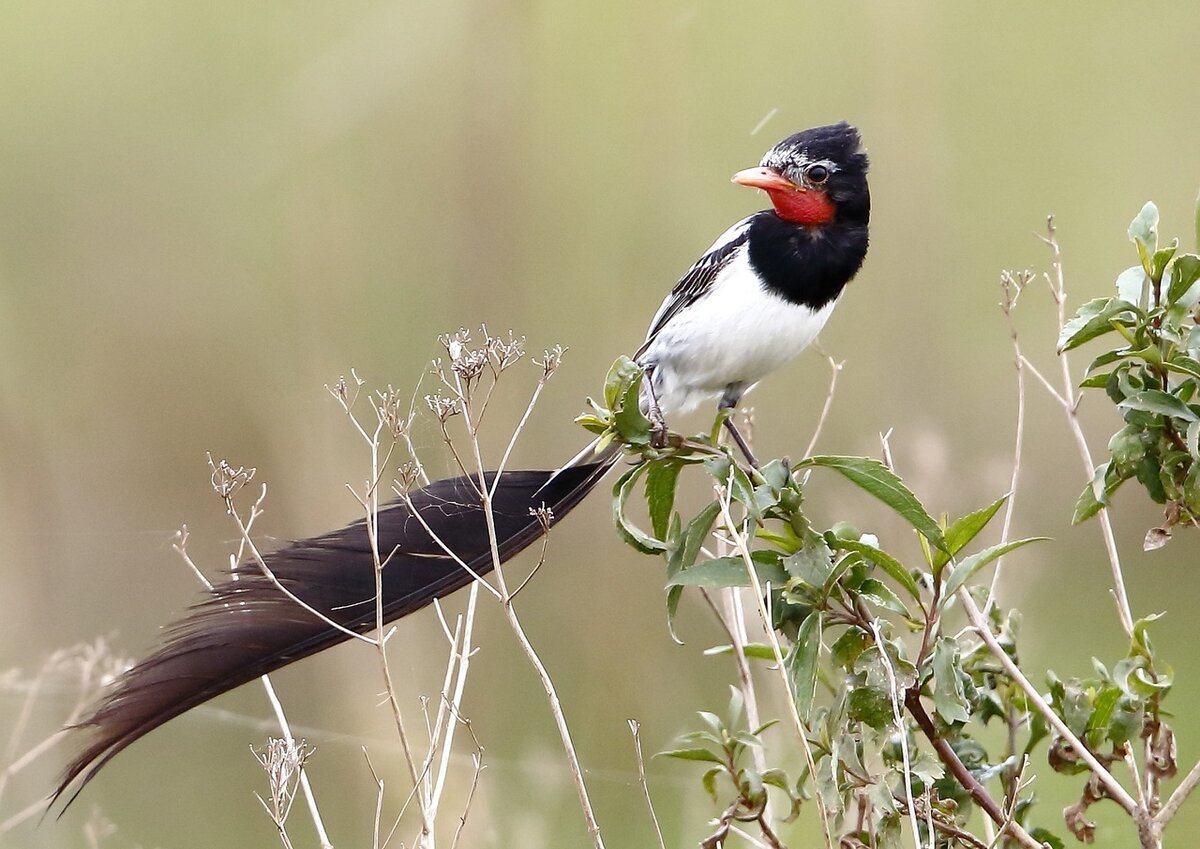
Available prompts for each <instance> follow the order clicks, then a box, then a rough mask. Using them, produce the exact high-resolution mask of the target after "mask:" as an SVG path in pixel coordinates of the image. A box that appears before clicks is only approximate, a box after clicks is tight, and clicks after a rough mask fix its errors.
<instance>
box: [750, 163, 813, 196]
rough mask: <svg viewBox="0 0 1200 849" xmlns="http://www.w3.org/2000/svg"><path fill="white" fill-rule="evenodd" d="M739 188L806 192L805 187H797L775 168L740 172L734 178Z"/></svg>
mask: <svg viewBox="0 0 1200 849" xmlns="http://www.w3.org/2000/svg"><path fill="white" fill-rule="evenodd" d="M732 180H733V182H735V183H737V184H738V185H739V186H750V187H751V188H754V189H764V190H766V191H768V192H770V191H775V192H805V191H808V190H807V189H806V188H804V187H803V186H797V185H796V184H795V183H793V182H792V181H791V180H789V179H788V178H787V177H785V176H783V175H782V174H780V173H779V172H778V171H776V170H775V169H774V168H763V167H759V168H747V169H745V170H744V171H738V172H737V173H736V174H734V175H733V177H732Z"/></svg>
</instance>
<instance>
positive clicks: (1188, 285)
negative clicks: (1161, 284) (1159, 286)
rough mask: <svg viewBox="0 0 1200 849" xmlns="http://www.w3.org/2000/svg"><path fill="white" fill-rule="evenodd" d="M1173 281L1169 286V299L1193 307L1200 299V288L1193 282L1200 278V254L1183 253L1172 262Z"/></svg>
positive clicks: (1172, 302)
mask: <svg viewBox="0 0 1200 849" xmlns="http://www.w3.org/2000/svg"><path fill="white" fill-rule="evenodd" d="M1170 279H1171V283H1170V285H1169V286H1168V287H1167V301H1168V303H1171V304H1178V305H1179V306H1182V307H1184V308H1185V309H1191V308H1192V307H1193V306H1195V305H1196V300H1197V299H1200V289H1197V288H1196V287H1195V286H1194V285H1193V284H1194V283H1195V282H1196V281H1197V280H1200V256H1196V255H1195V254H1182V255H1181V256H1177V257H1175V262H1173V263H1172V264H1171V278H1170Z"/></svg>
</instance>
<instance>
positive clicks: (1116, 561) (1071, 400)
mask: <svg viewBox="0 0 1200 849" xmlns="http://www.w3.org/2000/svg"><path fill="white" fill-rule="evenodd" d="M1046 230H1047V236H1046V237H1045V238H1044V239H1043V241H1045V243H1046V245H1047V246H1048V247H1049V248H1050V254H1051V263H1050V267H1051V276H1050V277H1049V278H1048V279H1049V282H1050V292H1051V296H1052V297H1053V298H1054V306H1055V309H1056V311H1057V314H1058V327H1059V331H1060V332H1061V331H1062V328H1063V327H1064V326H1065V325H1066V322H1067V316H1066V302H1067V292H1066V282H1065V276H1064V274H1063V263H1062V252H1061V251H1060V250H1059V247H1058V237H1057V235H1056V234H1055V229H1054V219H1053V218H1050V219H1047V222H1046ZM1058 359H1059V364H1060V366H1061V367H1062V402H1063V403H1062V406H1063V412H1065V413H1066V416H1067V423H1068V424H1069V425H1070V428H1071V433H1072V434H1073V435H1074V437H1075V444H1076V446H1077V447H1078V449H1079V457H1080V459H1082V460H1083V463H1084V466H1085V467H1086V469H1087V475H1088V478H1089V479H1091V477H1092V475H1093V474H1094V472H1095V468H1096V467H1095V465H1094V464H1093V463H1092V453H1091V451H1090V450H1089V449H1088V444H1087V439H1086V437H1084V435H1083V427H1082V426H1081V425H1080V424H1079V412H1078V406H1079V399H1078V398H1077V397H1076V395H1075V385H1074V382H1073V381H1072V380H1071V366H1070V362H1069V360H1068V359H1067V355H1066V353H1065V352H1064V353H1063V354H1060V355H1059V358H1058ZM1097 517H1098V518H1099V520H1100V529H1101V533H1102V534H1103V536H1104V548H1105V550H1106V551H1107V552H1108V562H1109V566H1110V568H1111V569H1112V576H1113V594H1114V597H1115V598H1116V602H1117V614H1118V615H1119V616H1120V618H1121V627H1122V628H1124V629H1125V633H1126V634H1127V635H1128V636H1131V637H1132V636H1133V612H1132V611H1131V609H1130V607H1129V596H1128V594H1127V593H1126V590H1125V577H1124V575H1123V574H1122V572H1121V558H1120V555H1119V554H1118V553H1117V541H1116V537H1115V536H1114V535H1113V529H1112V520H1111V519H1110V518H1109V516H1108V509H1107V508H1105V509H1102V510H1101V511H1100V512H1099V514H1097Z"/></svg>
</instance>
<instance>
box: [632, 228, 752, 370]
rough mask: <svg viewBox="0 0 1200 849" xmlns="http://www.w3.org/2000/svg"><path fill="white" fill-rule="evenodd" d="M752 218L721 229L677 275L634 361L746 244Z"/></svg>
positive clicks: (708, 286)
mask: <svg viewBox="0 0 1200 849" xmlns="http://www.w3.org/2000/svg"><path fill="white" fill-rule="evenodd" d="M753 219H754V216H750V217H749V218H746V219H743V220H742V221H739V222H738V223H737V224H735V225H734V226H733V227H730V228H729V229H728V230H727V231H725V234H724V235H723V236H722V237H721V238H719V239H717V241H716V242H715V243H714V244H713V246H712V247H711V248H709V249H708V253H706V254H704V256H702V257H700V259H698V260H696V262H695V264H694V265H693V266H692V267H691V268H689V269H688V271H687V273H686V274H684V275H683V277H681V278H680V280H679V282H678V283H676V284H675V288H673V289H672V290H671V294H669V295H667V298H666V300H665V301H663V302H662V306H660V307H659V308H658V313H657V314H655V316H654V320H653V321H652V322H651V323H650V329H649V330H648V331H646V341H645V342H643V343H642V347H641V348H639V349H638V352H637V354H636V355H635V356H634V359H635V360H636V359H638V358H639V357H641V356H642V354H644V353H645V352H646V349H647V348H648V347H649V346H650V343H651V342H652V341H653V339H654V337H655V336H657V335H658V332H659V331H660V330H662V329H663V327H665V326H666V325H667V322H669V321H670V320H671V319H672V318H674V317H675V316H676V315H678V314H679V312H680V311H681V310H683V309H684V308H685V307H687V306H688V305H690V304H692V303H694V302H695V301H696V299H697V298H699V297H700V296H701V295H703V294H704V293H705V292H707V291H708V290H709V289H711V288H712V285H713V281H714V280H716V279H717V275H718V274H720V273H721V270H722V269H723V268H725V266H727V265H728V264H729V263H730V261H732V259H733V257H734V255H735V254H736V253H737V250H738V248H740V247H741V246H742V245H744V244H746V239H747V238H749V233H750V224H751V222H752V221H753Z"/></svg>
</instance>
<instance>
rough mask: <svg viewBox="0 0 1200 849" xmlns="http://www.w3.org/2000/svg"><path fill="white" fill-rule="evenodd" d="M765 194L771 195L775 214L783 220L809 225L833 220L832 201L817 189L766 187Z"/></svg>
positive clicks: (833, 209) (833, 208)
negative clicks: (793, 189) (788, 189)
mask: <svg viewBox="0 0 1200 849" xmlns="http://www.w3.org/2000/svg"><path fill="white" fill-rule="evenodd" d="M767 194H768V195H770V197H771V204H772V205H773V206H774V207H775V214H776V215H778V216H779V217H780V218H782V219H783V220H784V221H790V222H791V223H792V224H803V225H805V226H806V227H811V226H814V225H817V224H825V223H827V222H829V221H831V220H833V213H834V211H835V207H834V205H833V201H831V200H830V199H829V195H827V194H825V193H824V192H823V191H820V190H819V189H809V190H808V191H806V192H797V191H786V190H781V189H768V190H767Z"/></svg>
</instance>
